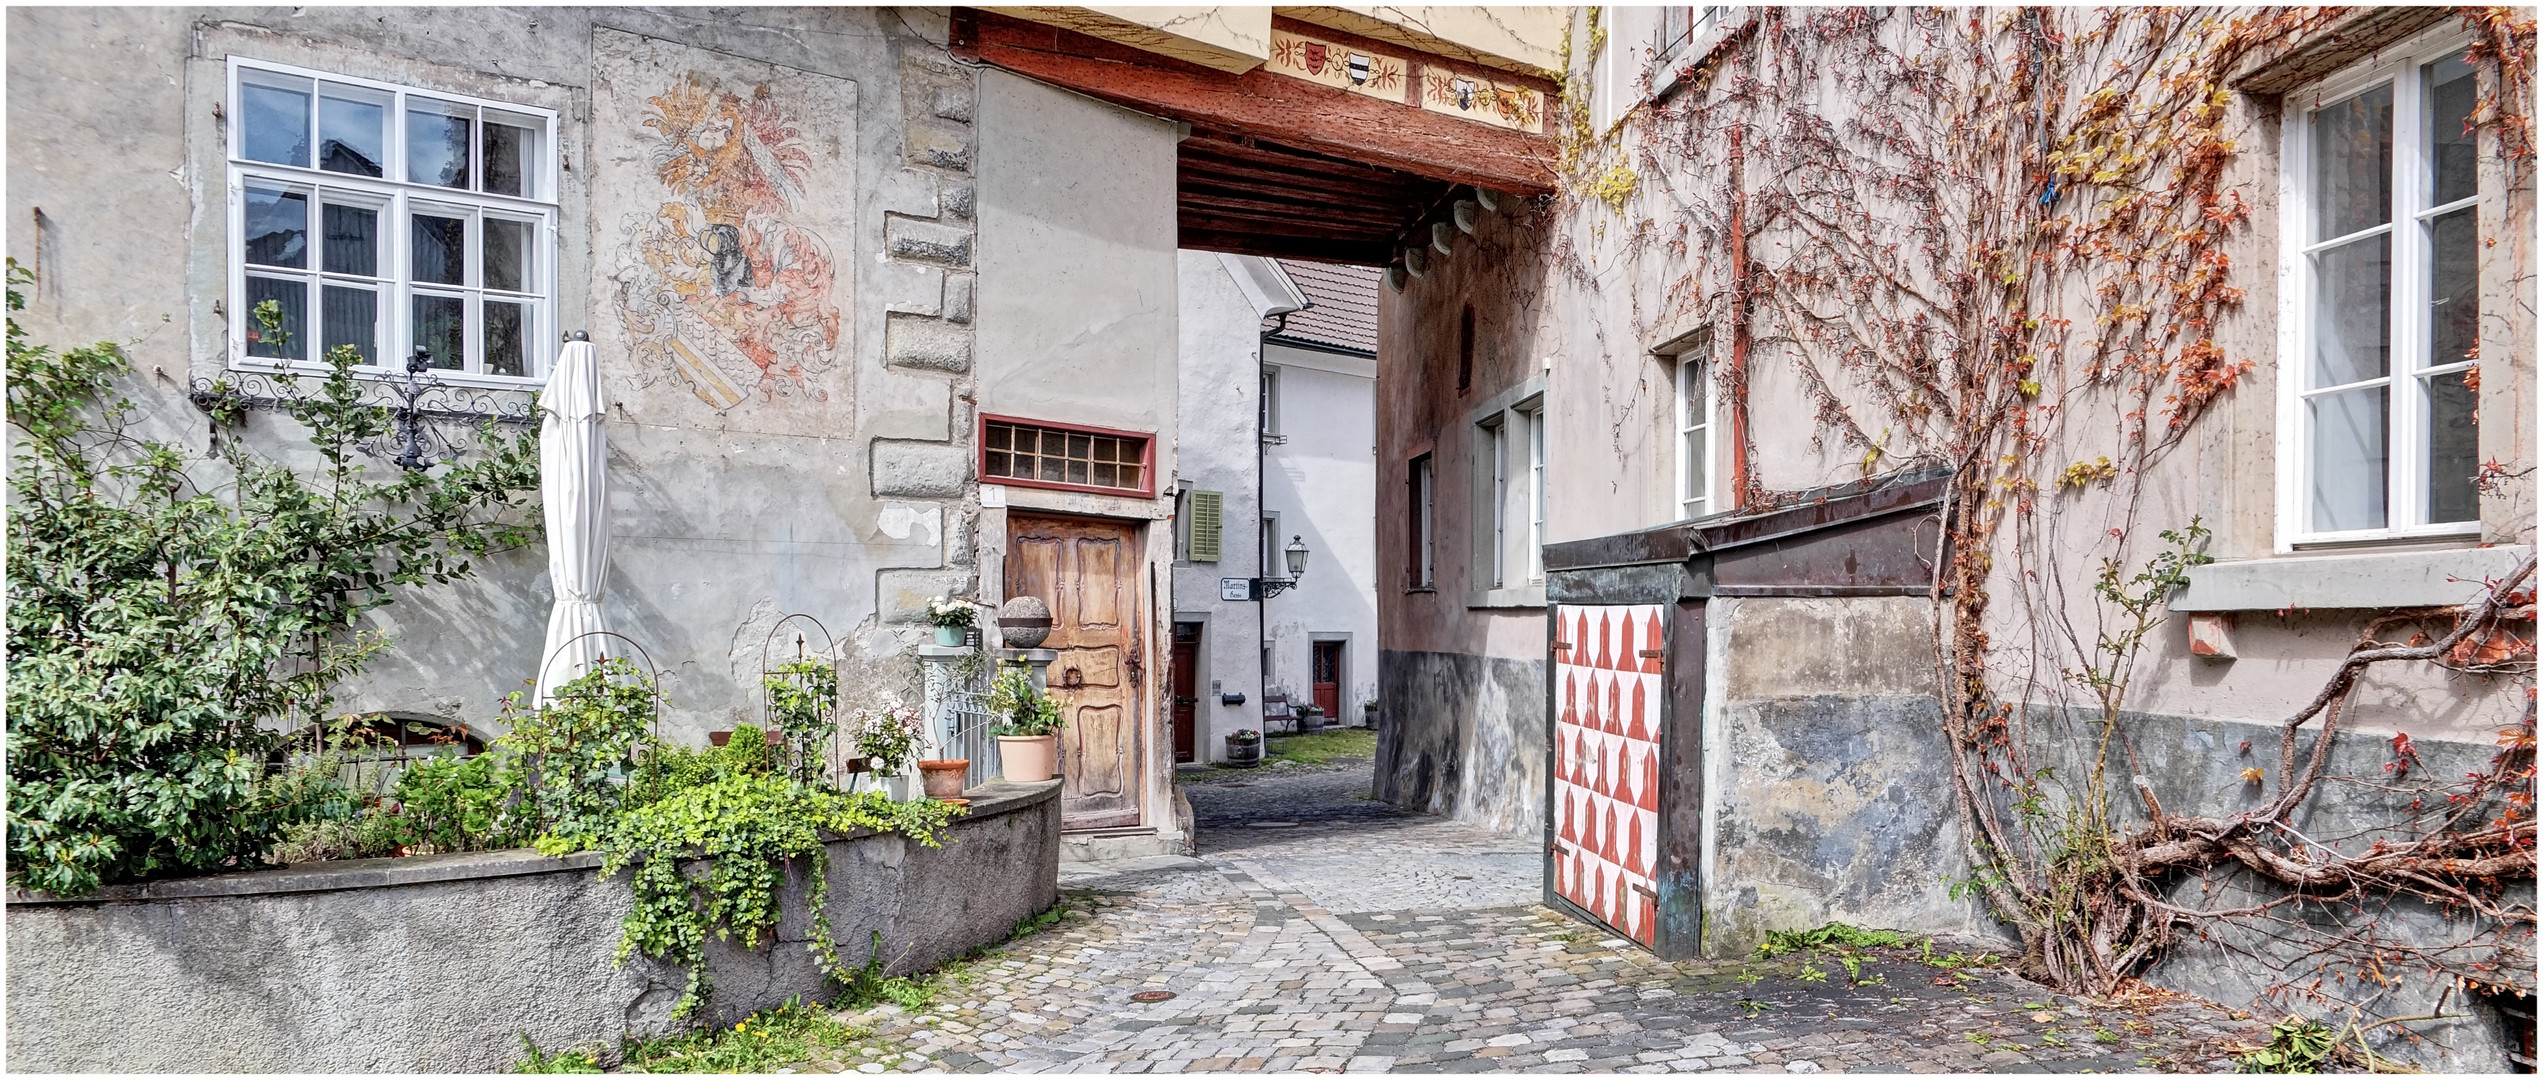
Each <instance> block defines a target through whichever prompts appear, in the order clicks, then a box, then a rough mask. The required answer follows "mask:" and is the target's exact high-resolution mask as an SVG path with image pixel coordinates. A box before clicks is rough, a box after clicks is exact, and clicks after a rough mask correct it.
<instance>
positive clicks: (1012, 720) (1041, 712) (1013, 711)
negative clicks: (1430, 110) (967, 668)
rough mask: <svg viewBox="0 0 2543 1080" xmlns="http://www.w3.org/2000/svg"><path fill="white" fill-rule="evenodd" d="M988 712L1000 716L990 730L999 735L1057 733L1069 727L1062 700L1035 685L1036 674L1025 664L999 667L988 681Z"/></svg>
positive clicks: (993, 715)
mask: <svg viewBox="0 0 2543 1080" xmlns="http://www.w3.org/2000/svg"><path fill="white" fill-rule="evenodd" d="M989 715H990V716H992V717H995V718H997V721H998V724H997V726H996V727H995V728H992V729H991V731H992V732H993V733H994V734H998V735H1056V734H1059V731H1060V729H1061V728H1064V727H1067V726H1068V722H1067V721H1065V720H1062V719H1061V718H1060V703H1059V702H1057V701H1054V700H1052V699H1051V697H1050V695H1048V694H1044V693H1043V692H1041V691H1039V690H1036V689H1034V688H1033V676H1032V674H1031V673H1030V672H1029V671H1028V670H1027V669H1026V668H1025V666H1024V665H1022V664H1005V665H1001V666H1000V670H999V672H998V677H997V679H995V680H994V681H992V682H990V684H989Z"/></svg>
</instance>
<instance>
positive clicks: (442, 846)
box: [371, 753, 530, 854]
mask: <svg viewBox="0 0 2543 1080" xmlns="http://www.w3.org/2000/svg"><path fill="white" fill-rule="evenodd" d="M520 784H521V774H520V772H519V770H517V769H515V768H514V767H513V764H512V760H511V756H510V755H508V754H503V753H487V754H478V755H476V756H474V757H466V758H448V757H437V758H429V759H426V760H424V761H420V762H417V763H415V764H414V765H412V766H409V767H408V768H407V770H406V772H405V774H404V775H402V776H399V777H398V778H397V807H396V810H395V812H394V813H387V812H380V813H375V814H373V815H371V816H373V817H375V818H379V819H382V820H385V821H389V822H393V823H395V832H394V835H395V836H396V837H397V838H398V842H399V846H400V847H402V848H404V849H405V850H406V851H407V852H408V853H410V854H427V853H431V852H443V851H483V850H489V849H493V848H507V847H516V846H519V845H521V844H523V843H525V842H527V841H528V840H529V839H530V837H529V835H528V833H529V830H528V824H529V823H528V822H527V821H526V820H524V819H523V817H522V815H521V814H520V813H519V811H518V804H519V800H518V798H517V797H516V795H515V792H516V790H517V789H518V787H519V786H520Z"/></svg>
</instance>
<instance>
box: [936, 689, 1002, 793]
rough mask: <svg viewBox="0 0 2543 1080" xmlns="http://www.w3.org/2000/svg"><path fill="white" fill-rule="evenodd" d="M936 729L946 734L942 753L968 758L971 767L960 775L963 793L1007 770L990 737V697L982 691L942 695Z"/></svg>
mask: <svg viewBox="0 0 2543 1080" xmlns="http://www.w3.org/2000/svg"><path fill="white" fill-rule="evenodd" d="M939 722H940V723H941V724H942V725H943V726H942V727H941V728H939V729H938V730H941V731H943V732H944V733H945V746H944V754H945V756H946V757H949V758H968V759H970V761H971V768H970V769H968V770H966V771H965V772H964V773H963V777H962V786H963V790H965V791H969V790H971V789H972V788H976V787H979V786H980V785H982V784H984V783H987V782H989V781H990V780H993V779H996V778H997V777H998V776H999V775H1000V774H1002V773H1004V772H1005V771H1006V768H1005V766H1004V765H1002V764H1000V763H999V761H998V740H997V738H996V737H995V736H993V735H991V734H990V728H992V727H993V726H995V725H993V724H992V723H990V719H989V696H988V694H986V693H984V692H981V691H959V692H955V693H950V694H947V695H945V699H944V714H943V717H942V719H941V720H940V721H939Z"/></svg>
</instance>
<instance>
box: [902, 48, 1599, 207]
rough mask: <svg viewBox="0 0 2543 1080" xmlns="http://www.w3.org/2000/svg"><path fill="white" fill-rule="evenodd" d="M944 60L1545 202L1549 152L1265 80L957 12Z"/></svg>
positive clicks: (1403, 110) (1530, 139) (1284, 79)
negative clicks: (948, 56)
mask: <svg viewBox="0 0 2543 1080" xmlns="http://www.w3.org/2000/svg"><path fill="white" fill-rule="evenodd" d="M952 36H953V51H954V53H955V55H957V56H960V57H962V58H964V59H967V60H976V61H979V62H982V63H988V64H994V65H996V66H998V67H1002V68H1005V69H1007V70H1009V71H1012V72H1015V73H1016V74H1019V75H1024V76H1028V77H1031V78H1035V79H1039V80H1042V81H1043V82H1048V83H1053V84H1056V85H1059V86H1063V87H1067V88H1068V89H1071V90H1075V91H1078V92H1079V93H1083V94H1087V95H1089V96H1092V97H1096V98H1101V99H1103V100H1105V101H1110V102H1113V103H1114V104H1117V105H1121V106H1124V107H1127V108H1132V109H1137V110H1139V111H1141V112H1146V113H1152V114H1155V115H1158V116H1163V117H1168V118H1171V119H1175V120H1182V121H1186V122H1189V123H1192V124H1194V125H1196V126H1198V125H1208V126H1210V127H1214V128H1224V129H1233V130H1236V131H1241V132H1245V133H1247V134H1250V135H1256V136H1260V137H1261V138H1263V139H1266V140H1269V141H1272V142H1276V143H1280V144H1282V145H1285V146H1293V147H1297V148H1299V149H1302V150H1308V151H1313V152H1315V153H1319V154H1324V155H1327V156H1330V157H1335V158H1340V159H1341V160H1343V161H1346V162H1356V163H1359V164H1362V165H1368V166H1376V167H1378V168H1384V169H1394V170H1398V171H1402V172H1408V173H1411V174H1413V175H1415V176H1421V177H1426V178H1429V179H1432V180H1442V181H1447V182H1449V183H1456V184H1473V185H1476V186H1478V187H1487V188H1494V189H1497V190H1500V191H1507V192H1511V193H1514V194H1523V195H1542V194H1547V193H1549V192H1551V191H1553V190H1554V159H1555V147H1554V140H1553V139H1552V138H1550V137H1548V136H1545V135H1538V134H1530V133H1527V132H1520V131H1513V130H1510V129H1507V128H1497V127H1492V126H1489V125H1485V124H1478V123H1474V122H1472V121H1469V120H1462V119H1459V118H1457V117H1453V116H1447V115H1443V114H1440V113H1434V112H1430V111H1428V110H1425V109H1420V108H1415V107H1412V106H1408V105H1403V104H1399V103H1396V102H1392V101H1382V100H1379V99H1376V98H1372V97H1367V96H1364V95H1360V94H1354V93H1351V92H1349V91H1347V90H1342V89H1340V88H1337V87H1331V86H1321V85H1318V84H1315V83H1311V82H1308V81H1306V80H1303V79H1293V78H1290V77H1288V76H1286V75H1280V74H1277V73H1274V72H1272V71H1270V70H1268V69H1265V68H1256V69H1254V70H1253V71H1249V72H1246V73H1245V74H1243V75H1230V74H1228V73H1226V72H1223V71H1218V70H1215V69H1212V68H1207V67H1203V66H1201V65H1199V64H1194V63H1189V62H1186V61H1181V60H1176V59H1173V58H1171V57H1166V56H1161V55H1158V54H1156V53H1150V52H1145V51H1142V50H1139V49H1133V48H1130V47H1128V46H1124V45H1116V44H1114V43H1112V42H1108V41H1104V40H1102V39H1100V38H1094V37H1089V36H1087V35H1085V34H1079V33H1076V32H1073V31H1068V30H1062V29H1059V28H1057V27H1052V26H1044V25H1042V24H1039V23H1030V22H1025V21H1024V20H1021V19H1016V18H1011V17H1008V16H1004V15H999V14H997V13H995V12H990V11H982V10H980V9H978V8H956V9H954V18H953V34H952Z"/></svg>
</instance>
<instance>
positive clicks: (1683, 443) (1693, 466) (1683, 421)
mask: <svg viewBox="0 0 2543 1080" xmlns="http://www.w3.org/2000/svg"><path fill="white" fill-rule="evenodd" d="M1710 356H1711V347H1710V346H1709V345H1702V344H1700V345H1697V346H1696V347H1694V348H1692V349H1689V350H1687V351H1686V352H1683V353H1680V354H1678V364H1677V371H1676V381H1677V393H1676V394H1675V395H1674V396H1675V398H1676V400H1677V409H1676V418H1675V421H1674V422H1673V424H1672V426H1673V427H1674V428H1675V429H1676V438H1675V439H1674V440H1672V441H1673V442H1674V443H1675V444H1676V445H1675V446H1674V447H1673V449H1674V450H1675V451H1676V455H1677V468H1676V469H1675V470H1674V471H1675V472H1676V474H1677V476H1676V482H1675V484H1674V487H1675V489H1676V500H1675V502H1676V505H1675V509H1676V511H1677V515H1678V519H1679V520H1681V521H1683V520H1686V519H1689V518H1700V517H1703V516H1704V515H1706V514H1710V513H1712V512H1713V509H1714V507H1713V459H1714V457H1715V455H1714V453H1713V378H1712V372H1711V371H1710V370H1709V368H1710V365H1708V364H1707V363H1706V360H1707V359H1708V358H1709V357H1710Z"/></svg>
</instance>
